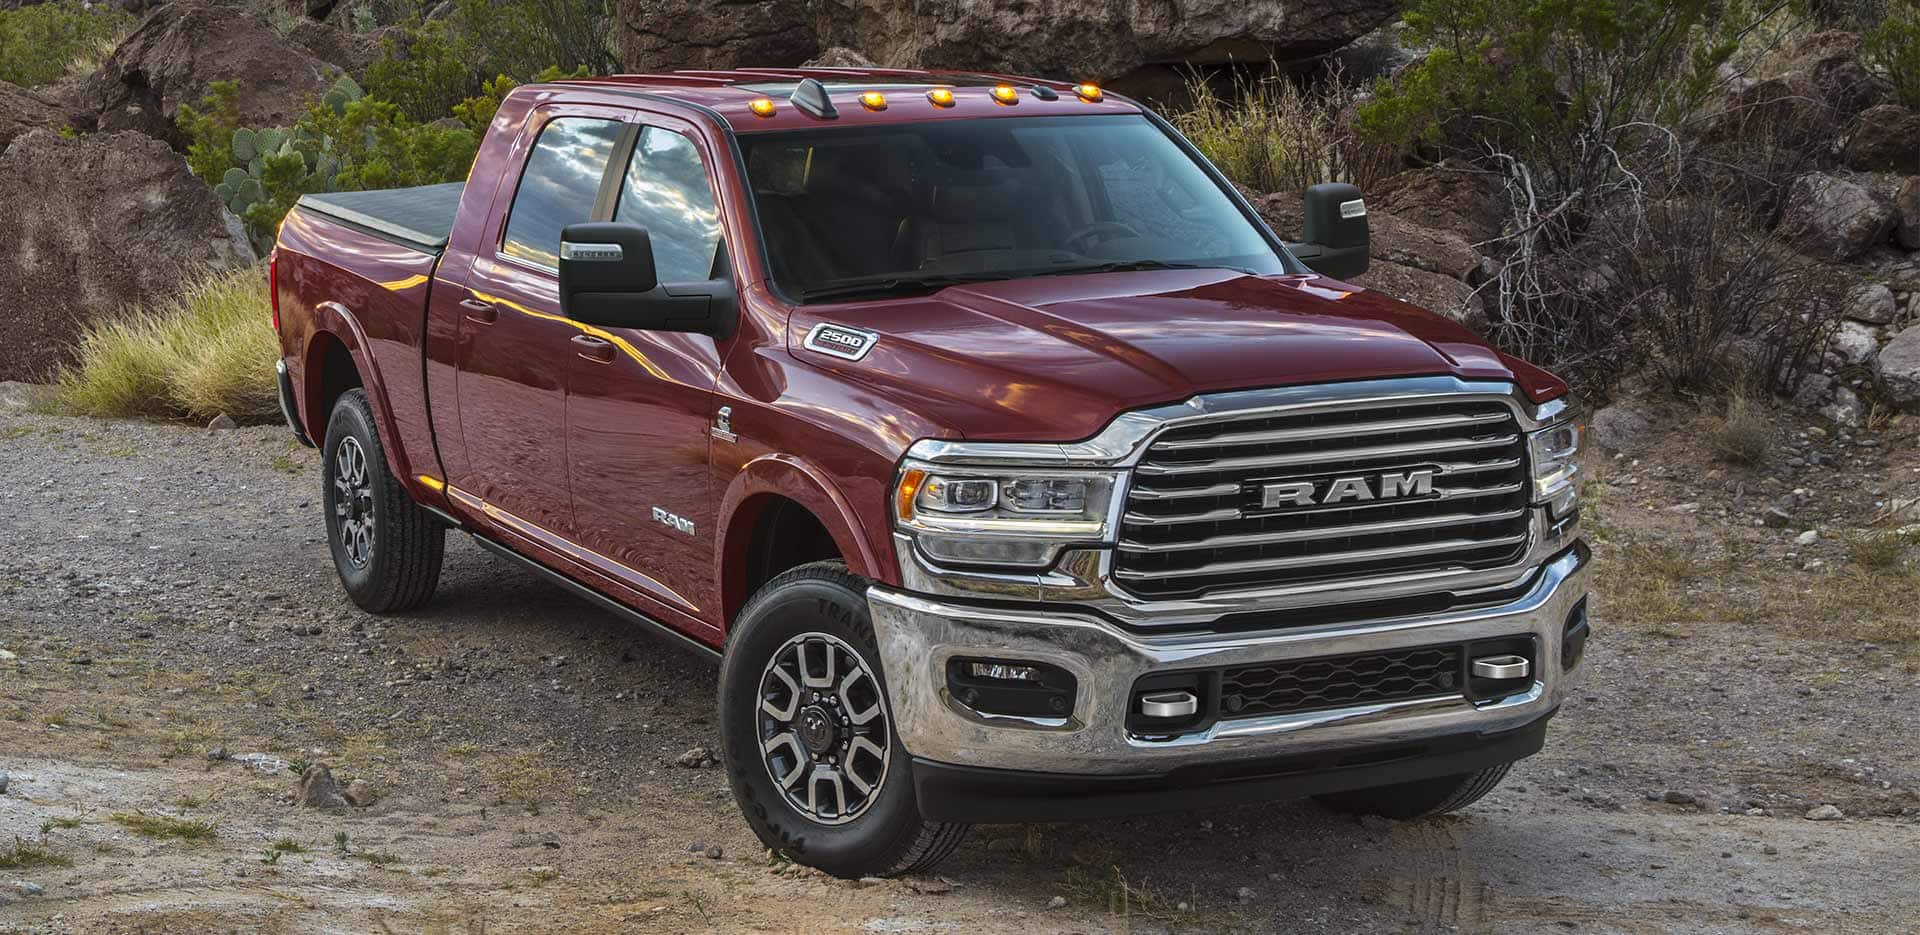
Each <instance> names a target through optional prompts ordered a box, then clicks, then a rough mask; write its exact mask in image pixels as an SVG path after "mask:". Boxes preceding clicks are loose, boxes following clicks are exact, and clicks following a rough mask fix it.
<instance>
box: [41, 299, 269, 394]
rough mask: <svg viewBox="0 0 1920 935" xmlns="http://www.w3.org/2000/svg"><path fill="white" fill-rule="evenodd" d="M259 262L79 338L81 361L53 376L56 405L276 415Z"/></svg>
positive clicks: (97, 328)
mask: <svg viewBox="0 0 1920 935" xmlns="http://www.w3.org/2000/svg"><path fill="white" fill-rule="evenodd" d="M271 322H272V311H271V308H270V305H269V300H268V296H267V288H266V277H265V274H264V272H263V271H262V270H260V269H254V268H243V269H234V270H227V271H224V272H218V273H210V274H207V275H205V276H203V277H201V278H199V279H197V280H195V281H193V282H192V283H191V284H189V285H188V286H187V287H186V288H185V289H184V290H182V291H181V292H180V294H179V295H177V296H175V297H173V298H171V299H169V300H167V301H166V302H165V303H163V304H161V305H159V306H157V307H155V308H152V309H149V310H146V311H143V312H141V313H139V314H136V315H134V316H132V317H128V318H124V319H115V320H112V321H107V322H103V323H101V324H98V325H95V326H94V327H93V328H91V329H90V330H89V331H88V332H87V334H86V336H85V337H84V338H83V339H82V341H81V345H80V355H79V360H78V362H77V363H75V364H74V365H73V366H71V367H68V368H67V369H65V370H64V371H62V372H61V374H60V376H59V378H58V379H57V380H56V381H55V387H54V396H53V407H54V408H56V409H58V410H60V411H64V412H68V413H72V414H75V415H88V416H99V417H120V416H151V417H157V418H193V419H208V418H212V417H213V416H215V415H218V414H220V413H223V412H224V413H226V414H227V415H229V416H232V417H233V418H234V419H236V420H238V421H241V422H249V421H251V422H265V421H270V420H272V419H274V418H277V417H278V415H279V411H280V410H279V406H280V402H279V395H278V391H277V390H276V389H275V383H274V377H273V362H274V360H275V359H277V358H278V357H279V356H280V346H279V339H278V338H277V337H275V335H274V333H273V327H272V324H271Z"/></svg>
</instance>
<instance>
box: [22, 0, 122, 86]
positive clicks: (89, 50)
mask: <svg viewBox="0 0 1920 935" xmlns="http://www.w3.org/2000/svg"><path fill="white" fill-rule="evenodd" d="M132 27H133V17H131V16H129V15H127V14H126V13H124V12H122V11H120V10H118V9H115V8H114V7H112V6H111V5H109V4H105V3H96V4H93V5H91V6H88V5H85V4H83V3H81V2H80V0H58V2H54V3H41V4H35V5H33V6H25V7H21V8H19V9H17V10H0V81H6V82H8V83H11V84H17V85H20V86H21V87H28V88H30V87H33V86H35V85H42V84H47V83H49V82H52V81H57V80H59V79H60V78H61V77H62V76H64V75H66V74H67V73H68V72H69V71H70V70H74V68H75V67H76V64H78V65H79V66H80V67H82V68H84V67H85V64H86V63H90V62H91V63H93V64H96V65H97V64H98V60H99V59H102V58H104V57H105V56H104V55H103V54H102V49H103V48H104V49H106V50H108V51H111V47H112V46H115V45H118V44H119V41H120V39H121V38H123V37H124V36H125V35H126V34H127V31H128V30H129V29H131V28H132Z"/></svg>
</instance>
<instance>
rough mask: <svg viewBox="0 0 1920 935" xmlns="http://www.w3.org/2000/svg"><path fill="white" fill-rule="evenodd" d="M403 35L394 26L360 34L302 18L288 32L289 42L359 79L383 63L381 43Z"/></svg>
mask: <svg viewBox="0 0 1920 935" xmlns="http://www.w3.org/2000/svg"><path fill="white" fill-rule="evenodd" d="M400 35H401V31H400V30H398V29H397V28H395V27H391V26H389V27H386V28H382V29H376V30H374V31H373V32H367V33H359V32H353V31H351V30H346V29H341V28H340V27H338V26H333V25H329V24H327V23H322V22H319V21H317V20H310V19H303V20H301V21H299V22H298V23H295V24H294V26H293V28H292V29H290V30H288V31H287V41H288V42H291V43H293V44H294V45H297V46H299V47H300V48H302V49H305V50H306V52H307V54H309V55H311V56H313V57H314V58H317V59H319V60H320V61H323V62H325V63H327V64H329V65H332V66H333V67H335V68H338V69H340V70H341V71H344V72H346V73H347V74H349V75H352V76H353V77H354V79H355V80H359V79H360V78H362V77H364V76H365V75H366V73H367V66H369V65H372V64H373V63H374V62H377V61H379V60H380V53H381V51H382V46H381V40H383V39H385V38H387V37H389V36H392V37H395V38H399V37H400Z"/></svg>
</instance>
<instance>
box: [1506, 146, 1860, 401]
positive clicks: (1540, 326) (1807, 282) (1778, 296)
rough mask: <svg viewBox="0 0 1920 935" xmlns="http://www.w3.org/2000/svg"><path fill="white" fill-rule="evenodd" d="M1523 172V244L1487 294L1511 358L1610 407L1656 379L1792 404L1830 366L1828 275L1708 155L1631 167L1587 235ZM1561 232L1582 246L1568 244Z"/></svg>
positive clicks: (1519, 186)
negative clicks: (1555, 371)
mask: <svg viewBox="0 0 1920 935" xmlns="http://www.w3.org/2000/svg"><path fill="white" fill-rule="evenodd" d="M1676 139H1677V138H1676ZM1510 164H1511V165H1512V166H1514V167H1515V168H1514V172H1513V174H1511V175H1510V176H1509V184H1508V192H1509V195H1510V202H1511V204H1512V210H1513V220H1512V221H1511V222H1510V224H1511V227H1510V229H1512V230H1515V231H1517V232H1518V233H1517V234H1515V235H1513V236H1511V237H1509V238H1507V240H1509V241H1510V243H1511V245H1512V249H1511V252H1509V253H1508V254H1507V255H1506V257H1505V260H1504V262H1503V263H1502V265H1501V266H1500V268H1499V269H1498V271H1497V273H1496V275H1495V276H1494V277H1492V278H1491V279H1490V280H1489V281H1488V282H1487V283H1486V284H1485V285H1484V286H1483V287H1482V289H1483V291H1490V296H1491V298H1492V300H1493V301H1492V302H1491V303H1490V305H1492V307H1493V309H1494V311H1495V313H1494V314H1493V315H1492V321H1491V324H1490V331H1491V333H1492V335H1493V337H1494V339H1495V341H1496V342H1497V343H1499V344H1500V346H1501V347H1502V348H1504V349H1507V350H1509V351H1512V352H1514V353H1516V354H1519V355H1520V356H1522V357H1526V358H1528V359H1530V360H1534V361H1536V362H1539V363H1542V364H1544V365H1547V366H1550V367H1558V368H1560V369H1561V370H1562V371H1563V372H1564V373H1565V374H1567V375H1568V376H1570V377H1571V378H1572V379H1574V380H1575V382H1576V383H1578V384H1580V385H1581V387H1582V388H1583V389H1584V390H1586V391H1588V392H1590V393H1596V394H1598V395H1605V394H1606V392H1607V391H1608V390H1610V389H1611V388H1612V386H1613V384H1614V383H1615V382H1617V381H1618V380H1619V379H1620V378H1621V377H1623V376H1624V375H1626V374H1628V373H1632V372H1634V371H1637V370H1639V369H1641V368H1643V367H1646V368H1650V369H1651V371H1652V372H1653V373H1654V374H1655V375H1656V376H1657V377H1658V378H1659V379H1660V381H1661V383H1662V384H1663V385H1664V388H1666V389H1668V390H1671V391H1674V392H1679V393H1683V394H1684V393H1702V392H1717V391H1722V390H1727V389H1731V388H1738V387H1751V388H1754V389H1756V390H1760V391H1766V392H1780V391H1784V390H1786V389H1788V388H1790V387H1791V386H1793V384H1794V383H1795V382H1796V381H1797V380H1798V379H1799V376H1800V374H1801V370H1802V369H1803V368H1804V366H1805V365H1806V364H1807V363H1809V362H1811V361H1813V360H1816V359H1817V357H1818V351H1819V349H1820V348H1821V347H1823V346H1824V345H1825V342H1826V339H1827V337H1828V335H1829V334H1831V332H1832V329H1833V327H1834V326H1835V324H1836V323H1837V311H1836V309H1835V307H1834V300H1833V296H1834V291H1833V290H1832V289H1831V288H1828V287H1827V284H1826V277H1827V276H1828V273H1827V271H1826V270H1825V269H1824V268H1823V267H1822V266H1821V265H1820V264H1818V263H1815V262H1812V261H1809V260H1807V259H1806V258H1805V257H1803V256H1801V255H1800V254H1799V253H1798V252H1796V251H1794V250H1793V249H1791V248H1790V247H1788V246H1787V245H1786V244H1784V243H1782V242H1781V241H1780V240H1779V238H1777V237H1775V236H1774V235H1773V234H1771V233H1769V232H1768V231H1767V230H1766V227H1765V224H1766V219H1765V217H1764V215H1763V211H1764V207H1763V206H1762V205H1759V204H1756V199H1755V198H1754V197H1753V194H1752V192H1751V190H1750V189H1748V188H1746V187H1744V186H1742V185H1736V184H1729V183H1727V182H1726V181H1725V180H1724V179H1723V178H1722V176H1720V175H1718V174H1716V173H1714V172H1710V171H1707V167H1706V165H1705V157H1702V156H1700V155H1698V154H1697V153H1695V152H1689V151H1684V150H1681V149H1680V148H1679V144H1678V143H1675V144H1674V148H1673V149H1672V150H1671V151H1670V153H1668V154H1664V158H1654V159H1645V160H1642V161H1641V163H1640V164H1629V163H1624V162H1623V166H1625V165H1632V168H1631V169H1628V170H1626V171H1623V174H1622V176H1621V180H1620V182H1619V183H1618V184H1617V185H1616V186H1615V187H1614V189H1613V190H1612V192H1610V194H1609V196H1608V197H1607V198H1606V199H1605V200H1604V201H1601V202H1598V203H1597V204H1598V205H1599V206H1600V210H1597V211H1593V213H1591V214H1590V215H1589V216H1588V217H1587V218H1586V219H1585V220H1584V221H1582V222H1581V224H1580V226H1579V227H1578V228H1577V229H1570V228H1568V227H1563V226H1561V225H1562V224H1563V218H1562V217H1561V216H1560V215H1559V214H1557V213H1556V212H1564V211H1565V210H1566V209H1568V207H1569V206H1570V204H1571V202H1565V201H1563V202H1560V203H1559V204H1557V205H1553V206H1545V205H1542V204H1541V203H1540V202H1539V201H1538V200H1537V199H1536V197H1535V196H1534V193H1533V190H1532V189H1531V188H1530V187H1529V186H1528V184H1527V182H1528V175H1527V172H1526V167H1525V166H1524V164H1521V163H1519V162H1518V161H1517V160H1510ZM1767 184H1774V183H1773V182H1769V183H1767ZM1593 204H1594V203H1589V207H1590V208H1591V207H1592V205H1593ZM1555 230H1560V231H1562V232H1563V234H1564V236H1568V237H1572V238H1574V239H1573V240H1572V242H1570V243H1567V244H1559V243H1556V242H1555V240H1554V235H1553V231H1555Z"/></svg>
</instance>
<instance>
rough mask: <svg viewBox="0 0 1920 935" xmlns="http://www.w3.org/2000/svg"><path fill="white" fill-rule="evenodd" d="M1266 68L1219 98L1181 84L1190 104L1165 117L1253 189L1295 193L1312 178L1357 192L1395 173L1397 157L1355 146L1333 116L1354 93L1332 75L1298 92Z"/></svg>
mask: <svg viewBox="0 0 1920 935" xmlns="http://www.w3.org/2000/svg"><path fill="white" fill-rule="evenodd" d="M1271 71H1273V72H1275V74H1272V75H1269V76H1268V77H1264V78H1253V79H1246V78H1243V79H1240V80H1238V81H1237V82H1236V83H1235V87H1234V90H1233V93H1232V94H1230V95H1225V96H1223V95H1221V94H1219V93H1218V92H1216V91H1215V90H1214V88H1213V86H1212V85H1209V84H1207V83H1206V82H1204V81H1200V80H1193V81H1189V82H1188V85H1187V91H1188V93H1189V94H1190V95H1191V96H1192V98H1193V105H1192V106H1191V107H1190V108H1189V109H1188V110H1186V111H1184V112H1182V113H1179V114H1175V115H1174V116H1173V123H1174V125H1175V126H1177V127H1179V128H1180V132H1182V133H1184V134H1186V136H1187V138H1188V139H1190V140H1192V141H1193V144H1194V145H1195V146H1197V147H1199V148H1200V151H1201V152H1202V153H1205V154H1206V156H1207V158H1208V159H1209V160H1210V161H1212V162H1213V164H1214V165H1215V166H1218V167H1219V169H1220V171H1222V172H1224V173H1226V175H1227V177H1228V178H1230V179H1232V180H1234V181H1235V182H1238V183H1240V184H1241V185H1245V186H1247V187H1248V188H1251V189H1253V190H1255V191H1259V192H1281V191H1285V192H1300V191H1303V190H1305V189H1306V188H1307V186H1309V185H1315V184H1318V183H1320V182H1352V183H1354V184H1356V185H1359V186H1360V187H1361V188H1363V189H1364V188H1366V187H1368V186H1369V185H1371V184H1372V183H1374V182H1376V181H1378V180H1380V179H1382V178H1385V177H1386V176H1388V175H1391V174H1392V173H1393V172H1394V171H1396V170H1397V168H1398V159H1397V158H1396V157H1397V154H1388V153H1384V152H1381V151H1379V148H1378V147H1374V146H1370V145H1365V144H1361V143H1359V142H1358V141H1357V140H1355V139H1353V138H1352V134H1351V132H1350V131H1349V130H1348V129H1347V128H1346V126H1345V124H1344V122H1343V121H1341V120H1340V119H1339V116H1340V111H1341V109H1342V108H1343V107H1345V106H1346V104H1347V102H1348V101H1350V100H1351V99H1352V97H1353V94H1354V91H1353V89H1352V88H1349V87H1347V86H1346V85H1344V84H1343V83H1342V81H1341V79H1340V76H1338V75H1334V76H1332V77H1331V78H1329V79H1328V80H1327V82H1326V86H1325V88H1323V89H1321V90H1305V89H1302V88H1301V86H1300V85H1298V84H1297V83H1295V81H1294V80H1293V79H1291V78H1289V77H1287V76H1285V75H1281V74H1278V69H1277V68H1275V69H1271Z"/></svg>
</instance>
